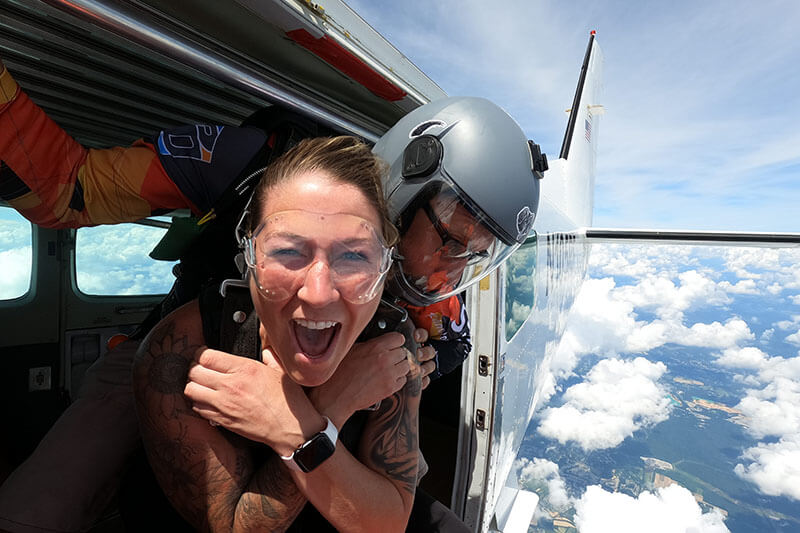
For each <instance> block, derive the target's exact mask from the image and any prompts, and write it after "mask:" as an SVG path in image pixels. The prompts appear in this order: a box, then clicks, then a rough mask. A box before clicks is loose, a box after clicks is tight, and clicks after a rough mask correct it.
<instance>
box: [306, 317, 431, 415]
mask: <svg viewBox="0 0 800 533" xmlns="http://www.w3.org/2000/svg"><path fill="white" fill-rule="evenodd" d="M417 331H424V330H417ZM425 338H427V333H426V337H425ZM404 342H405V338H404V337H403V335H402V334H401V333H396V332H392V333H386V334H384V335H381V336H380V337H375V338H374V339H370V340H368V341H366V342H361V343H356V344H354V345H353V347H352V348H351V349H350V351H349V352H348V353H347V355H346V356H345V357H344V359H343V360H342V362H341V363H340V364H339V367H338V368H337V369H336V372H334V374H333V376H331V378H330V379H329V380H328V381H327V382H326V383H323V384H322V385H320V386H319V387H315V388H314V389H312V390H311V391H310V392H309V398H310V399H311V402H312V403H313V404H314V406H315V407H316V408H317V410H318V411H319V412H320V413H322V414H323V415H325V416H327V417H328V418H330V419H331V420H332V421H333V423H334V424H335V425H336V427H338V428H341V427H342V425H343V424H344V423H345V422H346V421H347V419H348V418H350V417H351V416H352V415H353V413H355V412H356V411H358V410H360V409H367V408H368V407H370V406H372V405H375V404H376V403H378V402H380V401H381V400H383V399H384V398H386V397H388V396H390V395H392V394H394V393H395V392H397V391H398V390H400V389H401V388H403V386H404V385H405V384H406V376H407V375H408V373H409V371H410V370H411V367H412V365H414V366H416V364H415V363H414V362H413V361H412V360H411V354H410V353H409V352H408V350H406V349H405V348H404V347H403V343H404Z"/></svg>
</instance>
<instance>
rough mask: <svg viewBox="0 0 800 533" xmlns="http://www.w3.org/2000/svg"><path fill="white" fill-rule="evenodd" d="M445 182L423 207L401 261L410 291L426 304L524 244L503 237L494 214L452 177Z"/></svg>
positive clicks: (402, 248)
mask: <svg viewBox="0 0 800 533" xmlns="http://www.w3.org/2000/svg"><path fill="white" fill-rule="evenodd" d="M441 183H442V187H441V189H440V190H439V192H437V193H436V194H435V195H434V196H433V197H431V198H429V199H428V200H427V201H425V202H423V203H420V204H418V205H417V207H416V209H417V212H416V213H415V215H414V220H413V222H412V224H411V225H410V226H409V228H408V230H407V231H406V233H405V234H404V235H403V236H402V238H401V243H400V245H399V251H400V257H399V258H398V260H397V262H398V266H399V268H400V278H401V283H402V285H403V286H404V287H405V290H407V291H409V290H410V291H411V292H412V293H413V294H414V295H415V296H416V299H417V300H418V302H420V303H424V304H425V305H428V304H430V303H434V302H436V301H440V300H444V299H446V298H449V297H450V296H452V295H454V294H457V293H459V292H461V291H463V290H464V289H466V288H467V287H469V286H470V285H472V284H473V283H475V282H477V281H479V280H480V279H481V278H483V277H485V276H486V275H488V274H489V273H491V272H492V271H493V270H494V269H495V268H497V267H498V266H500V264H501V263H503V261H505V259H506V258H507V257H508V256H509V255H511V253H513V252H514V250H516V249H517V248H518V247H519V244H518V243H513V244H511V245H509V244H506V243H505V242H504V241H503V240H501V239H500V238H499V237H498V236H497V235H496V233H495V232H494V231H492V229H491V221H490V220H489V219H488V217H486V216H485V215H483V214H482V212H481V211H480V210H479V209H478V208H477V207H475V206H474V205H473V204H472V203H471V202H469V201H468V200H466V199H465V198H464V197H463V196H462V195H461V193H460V192H459V191H458V189H457V188H456V187H454V186H453V185H452V184H450V183H449V180H444V181H442V182H441ZM420 243H427V246H419V244H420Z"/></svg>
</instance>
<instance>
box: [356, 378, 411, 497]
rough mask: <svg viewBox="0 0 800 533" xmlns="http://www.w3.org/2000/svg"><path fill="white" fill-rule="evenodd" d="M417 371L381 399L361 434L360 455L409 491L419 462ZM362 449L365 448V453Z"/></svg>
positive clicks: (369, 464) (370, 464)
mask: <svg viewBox="0 0 800 533" xmlns="http://www.w3.org/2000/svg"><path fill="white" fill-rule="evenodd" d="M421 391H422V384H421V378H420V376H419V373H418V372H417V373H414V374H413V375H411V374H410V375H409V378H408V381H407V382H406V385H405V386H404V387H403V389H401V390H400V391H399V392H397V393H395V394H393V395H392V396H390V397H389V398H386V399H385V400H383V402H381V406H380V408H379V409H378V410H377V411H376V412H375V413H373V414H371V416H370V421H369V423H368V425H367V428H366V429H365V432H364V435H363V437H362V442H361V449H362V457H364V458H365V459H366V461H367V463H368V466H370V467H371V468H373V469H374V470H376V471H380V472H385V473H386V474H387V476H388V477H390V478H392V479H394V480H395V481H397V482H398V483H399V484H400V485H401V486H402V488H403V490H405V491H406V492H408V493H409V494H411V495H413V494H414V490H415V487H416V482H417V468H418V463H419V433H418V432H419V428H418V425H419V417H418V411H419V400H420V392H421ZM363 451H367V453H366V454H364V453H363Z"/></svg>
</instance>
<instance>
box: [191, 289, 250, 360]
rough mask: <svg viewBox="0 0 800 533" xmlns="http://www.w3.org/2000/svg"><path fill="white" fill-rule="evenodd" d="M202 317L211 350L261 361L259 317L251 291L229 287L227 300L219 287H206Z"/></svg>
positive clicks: (202, 303) (201, 301)
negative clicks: (251, 297)
mask: <svg viewBox="0 0 800 533" xmlns="http://www.w3.org/2000/svg"><path fill="white" fill-rule="evenodd" d="M200 316H201V317H202V319H203V336H204V337H205V340H206V345H207V346H208V347H209V348H214V349H217V350H222V351H224V352H228V353H232V354H236V355H241V356H242V357H249V358H250V359H255V360H257V361H260V360H261V339H259V336H258V314H257V313H256V312H255V309H254V308H253V302H252V300H251V299H250V291H249V290H248V289H247V288H245V287H236V286H231V285H229V286H227V287H226V291H225V297H224V298H223V297H222V295H221V294H220V293H219V284H217V283H213V284H211V285H209V286H207V287H205V288H204V289H203V290H202V291H201V292H200Z"/></svg>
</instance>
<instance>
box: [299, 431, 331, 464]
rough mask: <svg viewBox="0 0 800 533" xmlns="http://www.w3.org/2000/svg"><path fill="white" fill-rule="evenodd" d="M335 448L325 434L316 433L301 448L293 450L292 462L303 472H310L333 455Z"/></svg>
mask: <svg viewBox="0 0 800 533" xmlns="http://www.w3.org/2000/svg"><path fill="white" fill-rule="evenodd" d="M335 449H336V447H335V446H334V445H333V443H332V442H331V440H330V439H329V438H328V436H327V435H325V434H324V433H317V434H316V435H314V437H313V438H312V439H311V440H309V441H308V442H306V443H305V445H304V446H303V447H302V448H300V449H299V450H297V451H295V452H294V455H293V457H294V462H295V463H297V466H299V467H300V470H302V471H303V472H311V471H312V470H314V469H315V468H316V467H318V466H319V465H321V464H322V462H323V461H325V459H327V458H328V457H330V456H331V455H333V452H334V450H335Z"/></svg>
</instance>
